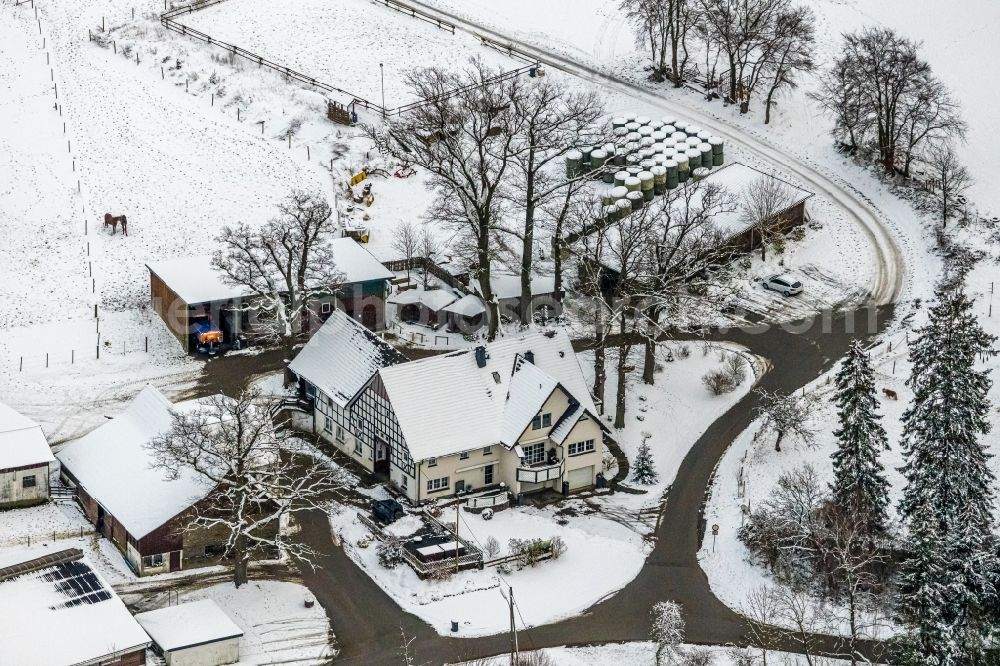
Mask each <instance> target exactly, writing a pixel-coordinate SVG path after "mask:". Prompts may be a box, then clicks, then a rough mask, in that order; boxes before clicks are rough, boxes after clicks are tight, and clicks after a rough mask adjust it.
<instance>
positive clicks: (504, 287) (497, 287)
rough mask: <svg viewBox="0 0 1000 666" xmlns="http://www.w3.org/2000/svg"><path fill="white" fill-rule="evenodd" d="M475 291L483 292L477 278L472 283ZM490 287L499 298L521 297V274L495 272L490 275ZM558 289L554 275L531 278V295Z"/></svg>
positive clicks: (548, 292) (549, 292)
mask: <svg viewBox="0 0 1000 666" xmlns="http://www.w3.org/2000/svg"><path fill="white" fill-rule="evenodd" d="M471 286H472V289H473V290H475V292H476V293H477V294H478V293H481V291H480V288H479V283H478V282H477V281H475V280H473V281H472V283H471ZM490 287H492V289H493V295H494V296H495V297H496V298H497V299H499V300H503V299H507V298H520V297H521V276H520V275H513V274H510V273H493V274H492V275H490ZM555 289H556V279H555V277H554V276H552V275H536V276H534V277H532V278H531V295H532V296H537V295H539V294H551V293H552V292H554V291H555Z"/></svg>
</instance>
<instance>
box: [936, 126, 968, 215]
mask: <svg viewBox="0 0 1000 666" xmlns="http://www.w3.org/2000/svg"><path fill="white" fill-rule="evenodd" d="M927 168H928V170H929V171H930V175H931V177H932V178H933V182H932V187H933V188H934V189H933V191H932V193H933V195H934V199H935V202H936V203H937V205H938V208H939V209H940V211H941V227H942V228H944V227H947V226H948V218H949V217H950V216H951V214H952V211H953V210H954V208H955V207H956V206H957V203H958V199H959V197H961V196H962V195H963V194H964V192H965V191H966V190H967V189H969V187H971V186H972V176H971V175H970V174H969V170H968V169H966V168H965V165H964V164H962V161H961V159H960V158H959V157H958V155H957V154H956V153H955V149H954V147H953V146H952V145H951V144H950V143H946V144H942V145H937V146H935V147H934V148H933V149H931V151H930V152H929V154H928V156H927Z"/></svg>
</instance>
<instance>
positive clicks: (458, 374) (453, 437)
mask: <svg viewBox="0 0 1000 666" xmlns="http://www.w3.org/2000/svg"><path fill="white" fill-rule="evenodd" d="M485 349H486V355H487V358H486V363H485V367H482V368H480V367H479V366H478V364H477V362H476V353H475V350H471V349H469V350H463V351H458V352H452V353H450V354H445V355H442V356H435V357H431V358H427V359H422V360H419V361H411V362H409V363H403V364H400V365H395V366H392V367H388V368H383V369H382V370H380V371H379V374H380V376H381V378H382V382H383V385H384V386H385V390H386V392H387V394H388V396H389V400H390V402H391V403H392V407H393V410H394V411H395V414H396V419H397V421H398V422H399V427H400V429H401V430H402V433H403V438H404V439H405V440H406V444H407V446H408V447H409V450H410V455H411V456H412V457H413V459H414V460H417V461H420V460H426V459H427V458H434V457H438V456H445V455H450V454H453V453H458V452H461V451H468V450H471V449H475V448H479V447H483V446H490V445H493V444H505V445H507V446H510V445H511V444H513V441H512V439H513V438H516V437H517V436H519V435H520V434H521V432H523V431H524V429H525V428H527V426H528V424H529V423H530V421H531V419H532V418H533V417H534V416H535V414H536V412H537V411H538V409H540V408H541V405H542V403H544V401H545V398H547V397H548V396H549V395H550V394H551V392H552V390H553V389H554V388H555V387H556V386H557V385H558V386H561V387H562V388H563V389H564V390H565V391H566V392H567V393H569V394H570V396H572V397H573V398H574V399H575V400H576V401H578V402H579V403H580V404H581V405H582V406H583V408H584V409H586V410H588V411H590V413H591V414H596V413H597V410H596V409H595V407H594V403H593V399H592V398H591V396H590V391H589V390H588V388H587V383H586V380H585V379H584V376H583V372H582V370H581V368H580V363H579V361H578V360H577V357H576V354H575V353H574V352H573V345H572V343H571V342H570V339H569V336H567V335H566V333H564V332H562V331H558V332H553V333H539V332H537V331H528V332H525V333H522V334H519V335H517V336H516V337H511V338H506V339H503V340H499V341H497V342H493V343H490V344H488V345H486V346H485ZM528 352H531V354H532V355H533V357H534V361H533V364H532V363H529V362H528V361H527V360H526V355H527V353H528ZM522 373H523V374H522ZM468 424H474V425H475V427H466V426H467V425H468ZM515 431H516V432H515Z"/></svg>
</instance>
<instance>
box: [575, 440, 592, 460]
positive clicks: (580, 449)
mask: <svg viewBox="0 0 1000 666" xmlns="http://www.w3.org/2000/svg"><path fill="white" fill-rule="evenodd" d="M595 448H596V447H595V444H594V440H592V439H585V440H583V441H582V442H573V443H572V444H570V445H569V455H571V456H579V455H583V454H584V453H593V451H594V449H595Z"/></svg>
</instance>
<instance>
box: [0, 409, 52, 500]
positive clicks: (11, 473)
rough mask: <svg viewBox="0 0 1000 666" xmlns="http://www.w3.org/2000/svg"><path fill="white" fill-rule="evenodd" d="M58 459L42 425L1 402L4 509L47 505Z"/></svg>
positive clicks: (0, 472) (0, 471)
mask: <svg viewBox="0 0 1000 666" xmlns="http://www.w3.org/2000/svg"><path fill="white" fill-rule="evenodd" d="M54 460H55V458H54V457H53V456H52V451H51V449H49V445H48V443H47V442H46V441H45V435H44V434H43V433H42V428H41V426H39V425H38V424H37V423H35V422H34V421H32V420H31V419H29V418H28V417H26V416H24V415H22V414H19V413H18V412H16V411H14V410H13V409H11V408H10V407H8V406H7V405H4V404H3V403H0V509H9V508H13V507H17V506H30V505H32V504H40V503H41V502H45V501H46V500H47V499H48V498H49V463H50V462H52V461H54Z"/></svg>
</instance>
